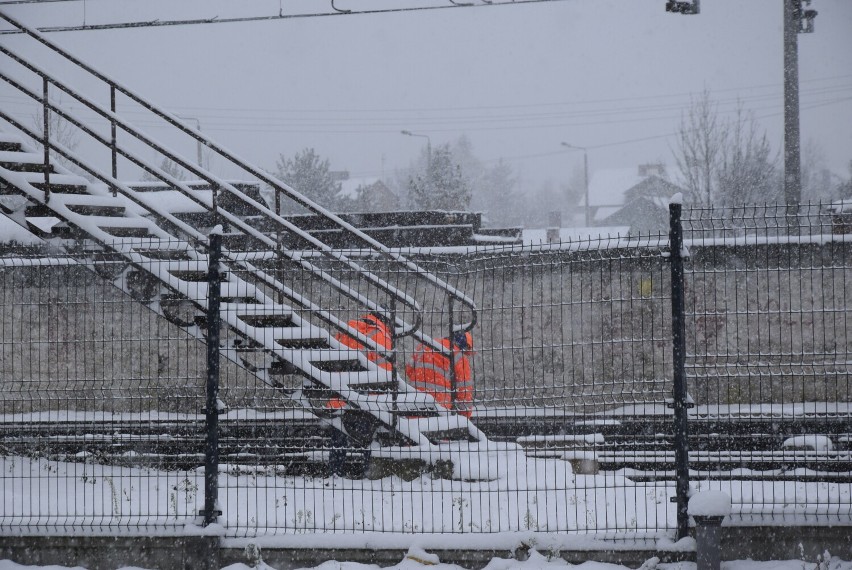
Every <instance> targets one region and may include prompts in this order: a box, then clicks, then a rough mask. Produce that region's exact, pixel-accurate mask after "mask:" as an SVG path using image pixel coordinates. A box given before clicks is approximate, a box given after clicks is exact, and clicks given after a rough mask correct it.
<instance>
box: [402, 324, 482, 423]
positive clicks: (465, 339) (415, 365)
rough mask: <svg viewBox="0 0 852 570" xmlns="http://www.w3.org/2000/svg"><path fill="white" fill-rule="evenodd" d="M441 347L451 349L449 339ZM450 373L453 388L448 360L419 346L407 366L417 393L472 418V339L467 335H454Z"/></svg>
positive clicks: (406, 370)
mask: <svg viewBox="0 0 852 570" xmlns="http://www.w3.org/2000/svg"><path fill="white" fill-rule="evenodd" d="M439 342H440V343H441V345H443V346H444V347H446V348H450V345H451V343H450V340H449V339H446V338H444V339H441V340H440V341H439ZM452 350H453V361H454V366H453V370H454V371H455V386H453V377H452V374H451V373H450V359H449V358H448V357H447V356H444V355H443V354H441V353H440V352H436V351H435V350H432V349H431V348H429V347H427V346H423V345H420V346H419V347H417V350H416V352H415V353H414V356H413V358H412V362H411V364H408V365H406V367H405V374H406V376H408V381H409V383H410V384H412V385H413V386H414V388H416V389H417V390H420V391H422V392H426V393H427V394H431V395H432V396H433V397H434V398H435V400H436V401H437V402H438V403H439V404H440V405H441V406H443V407H445V408H447V409H448V410H454V411H455V412H457V413H459V414H461V415H463V416H465V417H468V418H469V417H471V416H472V415H473V374H472V369H471V365H470V359H471V357H472V356H473V336H472V335H471V334H470V333H469V332H467V333H456V334H455V335H453V341H452Z"/></svg>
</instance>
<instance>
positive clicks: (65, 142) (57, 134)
mask: <svg viewBox="0 0 852 570" xmlns="http://www.w3.org/2000/svg"><path fill="white" fill-rule="evenodd" d="M51 104H52V105H54V106H56V107H59V106H61V101H59V102H55V101H54V102H51ZM33 125H34V126H35V129H34V130H36V131H38V132H41V133H42V136H44V108H43V107H39V108H38V110H37V111H36V112H35V114H34V115H33ZM47 132H48V135H49V137H50V140H52V141H53V142H55V143H59V144H60V145H62V146H64V147H65V148H66V149H68V150H70V151H71V152H74V151H75V150H77V147H78V146H80V132H79V130H78V129H77V127H76V126H74V125H73V124H72V123H71V122H69V121H68V120H66V119H65V118H64V117H62V116H61V115H59V114H58V113H52V112H48V113H47ZM34 142H35V143H36V144H37V145H41V144H43V142H44V141H43V140H42V139H38V140H34ZM50 155H51V156H52V157H53V160H56V161H58V162H59V163H60V164H61V165H62V166H64V167H65V168H67V169H68V170H70V171H71V172H73V173H75V174H78V175H80V176H83V177H85V178H89V179H91V177H90V176H89V175H88V173H86V172H84V171H83V170H82V169H80V168H79V167H78V166H77V165H75V164H74V163H72V162H70V161H69V160H68V159H66V158H65V157H63V156H60V155H59V154H57V153H56V152H55V151H51V153H50Z"/></svg>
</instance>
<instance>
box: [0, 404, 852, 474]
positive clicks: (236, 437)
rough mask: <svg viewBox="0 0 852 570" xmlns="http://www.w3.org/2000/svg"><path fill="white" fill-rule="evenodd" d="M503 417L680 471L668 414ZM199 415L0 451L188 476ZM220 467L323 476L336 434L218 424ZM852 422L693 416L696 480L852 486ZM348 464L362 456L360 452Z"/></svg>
mask: <svg viewBox="0 0 852 570" xmlns="http://www.w3.org/2000/svg"><path fill="white" fill-rule="evenodd" d="M597 419H598V420H599V421H590V418H589V417H583V418H578V417H552V418H540V417H530V418H523V417H517V416H516V417H502V418H501V417H498V416H489V415H487V414H486V415H484V416H483V417H482V418H480V419H479V420H478V421H477V425H478V426H479V427H480V429H482V430H483V431H484V432H485V433H486V434H487V435H488V437H489V438H491V439H493V440H498V441H516V442H518V443H520V444H521V445H522V446H523V447H524V448H525V449H526V451H527V454H528V455H531V456H538V457H557V458H561V459H565V460H575V461H577V460H593V461H594V462H595V466H596V467H595V468H596V469H600V470H602V471H620V472H621V473H622V474H624V475H626V476H628V477H630V478H632V479H634V480H637V481H650V480H669V479H673V477H674V475H673V473H674V467H675V465H674V451H673V450H674V447H673V445H674V443H673V436H672V434H671V421H670V418H668V417H667V416H646V417H621V418H619V419H618V420H616V421H612V420H611V419H607V418H597ZM804 434H813V435H815V436H820V438H827V439H829V440H831V442H832V443H833V445H832V446H831V449H807V448H789V447H784V446H783V444H784V442H785V441H786V440H787V439H788V438H790V437H794V436H800V435H804ZM205 437H206V436H205V431H204V422H203V420H202V419H201V418H192V417H190V418H180V419H173V418H170V419H139V418H126V419H121V418H119V419H116V418H108V419H101V420H77V421H23V420H18V421H4V420H3V418H2V417H0V454H3V455H25V456H31V457H44V458H48V459H54V460H63V461H88V462H96V463H104V464H111V465H122V466H129V467H148V468H156V469H164V470H191V469H196V468H199V467H201V466H202V465H203V464H204V453H203V452H204V444H205ZM219 442H220V455H219V461H220V465H221V466H222V468H223V469H233V470H240V469H242V470H245V469H256V470H257V469H264V470H272V471H274V472H275V473H277V474H282V475H319V476H321V475H324V474H326V472H327V461H326V460H327V454H328V451H329V449H330V432H329V428H325V427H323V426H322V425H321V424H320V423H319V421H317V420H316V419H315V418H312V417H310V416H308V415H306V414H302V413H283V414H278V415H277V416H275V417H272V418H263V417H250V418H240V419H229V418H228V417H227V416H226V417H223V418H222V419H221V420H220V433H219ZM850 442H852V423H850V422H849V421H848V419H847V418H839V417H826V418H818V417H806V418H790V419H784V418H762V419H761V418H740V419H729V420H722V419H719V418H715V419H695V420H690V440H689V445H690V467H691V468H692V469H694V470H695V471H694V473H695V476H696V477H699V478H705V479H713V478H717V479H718V478H724V479H731V478H734V479H740V480H750V479H753V480H757V479H760V480H766V479H767V478H768V479H771V480H796V481H804V480H809V481H810V480H813V481H830V482H852V445H850ZM352 451H353V453H352V454H351V459H352V461H353V462H357V461H359V460H360V457H361V454H360V453H357V450H355V449H353V450H352Z"/></svg>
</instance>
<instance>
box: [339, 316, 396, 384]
mask: <svg viewBox="0 0 852 570" xmlns="http://www.w3.org/2000/svg"><path fill="white" fill-rule="evenodd" d="M348 324H349V326H350V327H351V328H353V329H355V330H357V331H358V332H359V333H361V334H363V335H364V336H366V337H368V338H369V339H370V340H372V341H373V342H375V343H376V344H377V345H378V346H381V347H384V348H386V349H388V350H390V349H391V347H392V345H393V343H392V341H391V331H390V329H389V328H388V326H387V325H386V324H385V323H383V322H382V321H381V319H379V318H378V317H376V316H375V315H364V316H363V317H361V318H360V319H354V320H351V321H349V323H348ZM334 338H335V339H337V341H338V342H340V343H341V344H343V345H345V346H348V347H349V348H354V349H355V350H361V351H363V352H365V353H366V354H367V360H369V361H370V362H375V363H376V364H378V365H379V366H380V367H382V368H384V369H385V370H391V369H393V365H392V364H391V363H390V362H388V361H387V360H386V359H385V358H384V357H383V356H382V355H380V354H379V353H377V352H375V351H373V350H367V348H366V347H365V346H364V345H363V344H361V343H360V342H358V340H356V339H355V338H353V337H351V336H349V335H348V334H346V333H342V332H339V333H337V334H336V335H334Z"/></svg>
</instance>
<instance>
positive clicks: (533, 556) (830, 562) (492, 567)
mask: <svg viewBox="0 0 852 570" xmlns="http://www.w3.org/2000/svg"><path fill="white" fill-rule="evenodd" d="M376 568H379V566H377V565H375V564H362V563H358V562H346V561H337V560H332V561H328V562H325V563H323V564H320V565H319V566H315V567H314V569H315V570H373V569H376ZM384 568H387V569H398V570H416V569H419V568H429V569H430V570H463V569H462V568H461V567H460V566H456V565H454V564H445V563H442V562H441V561H440V559H439V558H438V557H437V556H435V555H434V554H432V553H428V552H425V551H423V550H420V549H416V548H412V549H411V550H410V551H409V552H408V554H407V555H406V556H405V558H403V559H402V560H401V561H400V562H399V563H398V564H395V565H393V566H385V567H384ZM539 568H542V569H551V568H553V569H555V568H566V569H567V568H578V569H581V570H629V569H628V568H627V567H626V566H621V565H618V564H608V563H603V562H594V561H588V562H583V563H582V564H569V563H568V562H565V561H564V560H562V559H560V558H556V557H553V558H548V557H547V556H545V555H542V554H539V553H538V552H536V551H531V552H530V554H529V558H528V559H527V560H524V561H520V560H506V559H502V558H494V559H492V560H491V562H489V563H488V565H487V566H485V570H512V569H519V570H536V569H539ZM695 568H696V564H695V563H694V562H675V563H660V562H659V560H658V559H656V558H651V559H650V560H647V561H646V562H645V563H644V564H643V565H642V566H641V567H640V570H656V569H658V570H695ZM35 569H39V570H69V568H68V567H66V566H22V565H20V564H16V563H14V562H11V561H8V560H0V570H35ZM73 570H83V569H82V567H79V566H77V567H75V568H74V569H73ZM119 570H144V569H141V568H138V567H129V566H128V567H124V568H120V569H119ZM223 570H276V569H275V568H274V567H272V566H270V565H268V564H266V563H264V562H262V561H261V562H259V563H258V564H256V565H253V566H247V565H246V564H242V563H239V564H231V565H229V566H226V567H225V568H223ZM722 570H852V562H849V561H846V560H841V559H838V558H833V557H832V556H831V554H830V553H825V554H824V555H823V557H821V558H820V560H771V561H754V560H734V561H727V562H722Z"/></svg>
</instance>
